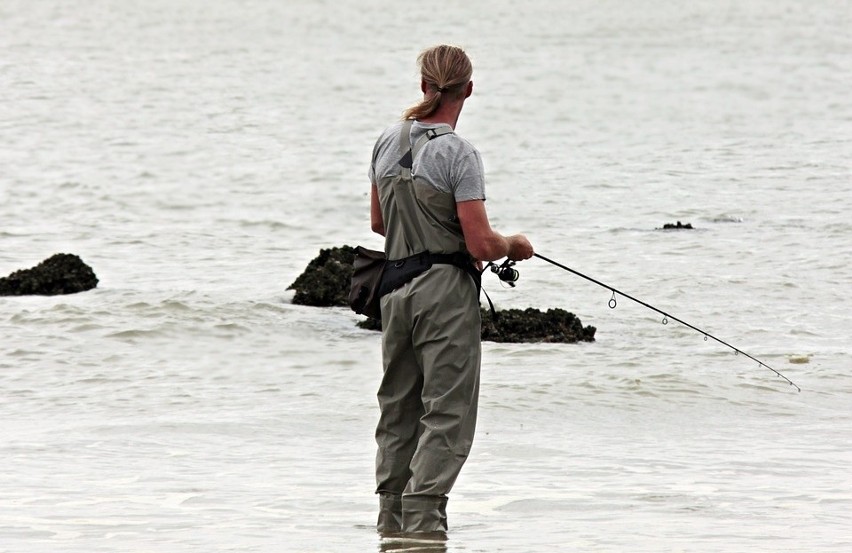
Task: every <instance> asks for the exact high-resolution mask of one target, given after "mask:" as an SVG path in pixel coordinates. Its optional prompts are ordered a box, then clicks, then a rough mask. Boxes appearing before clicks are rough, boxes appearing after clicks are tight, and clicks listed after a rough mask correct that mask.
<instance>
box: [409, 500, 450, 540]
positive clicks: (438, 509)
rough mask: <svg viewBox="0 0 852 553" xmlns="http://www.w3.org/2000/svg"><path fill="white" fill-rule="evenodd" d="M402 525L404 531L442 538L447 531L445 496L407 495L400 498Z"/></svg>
mask: <svg viewBox="0 0 852 553" xmlns="http://www.w3.org/2000/svg"><path fill="white" fill-rule="evenodd" d="M402 506H403V508H402V527H403V528H404V529H405V532H406V533H412V534H414V533H416V534H420V535H422V536H423V537H430V538H444V537H446V532H447V498H446V497H427V496H412V495H407V496H405V497H404V498H403V500H402Z"/></svg>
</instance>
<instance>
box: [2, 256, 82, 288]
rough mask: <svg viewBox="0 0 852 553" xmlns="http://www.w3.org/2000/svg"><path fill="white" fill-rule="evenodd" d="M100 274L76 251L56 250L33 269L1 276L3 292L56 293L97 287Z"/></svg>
mask: <svg viewBox="0 0 852 553" xmlns="http://www.w3.org/2000/svg"><path fill="white" fill-rule="evenodd" d="M97 285H98V277H96V276H95V272H94V271H93V270H92V268H91V267H89V266H88V265H86V264H85V263H83V260H82V259H80V258H79V257H77V256H76V255H74V254H70V253H57V254H55V255H52V256H50V257H49V258H47V259H45V260H44V261H42V262H41V263H39V264H38V265H36V266H35V267H33V268H31V269H21V270H20V271H15V272H14V273H12V274H11V275H9V276H7V277H5V278H0V296H27V295H39V296H57V295H60V294H76V293H77V292H85V291H86V290H91V289H92V288H95V287H97Z"/></svg>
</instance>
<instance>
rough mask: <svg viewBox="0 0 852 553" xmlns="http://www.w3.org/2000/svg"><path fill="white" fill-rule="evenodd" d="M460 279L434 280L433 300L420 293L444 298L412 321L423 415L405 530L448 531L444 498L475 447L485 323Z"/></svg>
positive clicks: (470, 288) (468, 285)
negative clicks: (482, 332) (482, 321)
mask: <svg viewBox="0 0 852 553" xmlns="http://www.w3.org/2000/svg"><path fill="white" fill-rule="evenodd" d="M457 276H458V277H459V279H463V280H461V282H459V283H452V282H447V280H450V279H451V278H452V277H451V276H450V275H447V277H449V278H446V279H445V280H444V281H441V280H437V279H436V281H435V282H436V287H440V288H437V289H435V290H433V295H431V296H430V295H429V294H428V293H422V292H421V293H422V295H421V296H420V297H423V298H427V297H431V298H434V297H441V296H442V295H443V298H444V299H443V301H441V302H437V303H436V302H434V300H433V301H424V302H423V303H420V302H417V303H418V307H417V308H416V311H415V316H414V317H413V320H414V321H416V322H415V324H414V328H413V331H412V334H411V336H412V341H413V344H414V348H415V350H416V351H417V358H418V360H419V364H420V366H421V367H423V392H422V396H421V400H422V404H423V409H424V412H423V416H422V417H421V418H420V423H421V432H422V434H421V435H420V439H419V441H418V443H417V449H416V451H415V452H414V456H413V457H412V459H411V478H410V479H409V481H408V484H407V486H406V487H405V491H404V492H403V498H402V509H403V514H402V516H403V531H405V532H412V531H417V532H431V531H446V529H447V519H446V502H447V500H446V497H447V494H448V493H449V492H450V490H451V489H452V487H453V484H454V483H455V481H456V478H457V477H458V475H459V472H460V471H461V469H462V465H464V463H465V461H466V460H467V457H468V454H469V453H470V449H471V446H472V444H473V436H474V431H475V428H476V412H477V404H478V398H479V367H480V361H481V344H480V323H481V321H480V314H479V305H478V304H477V302H476V301H475V293H476V292H475V287H474V285H473V283H472V282H470V277H468V276H467V275H466V274H464V273H462V272H461V271H457ZM453 284H455V286H454V285H453ZM448 289H449V290H448ZM409 509H412V511H411V512H410V513H409ZM409 521H410V522H409ZM409 524H412V527H411V528H409V526H408V525H409Z"/></svg>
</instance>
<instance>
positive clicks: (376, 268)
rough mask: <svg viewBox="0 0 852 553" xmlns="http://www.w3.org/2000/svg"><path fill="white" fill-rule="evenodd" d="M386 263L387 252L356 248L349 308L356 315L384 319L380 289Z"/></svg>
mask: <svg viewBox="0 0 852 553" xmlns="http://www.w3.org/2000/svg"><path fill="white" fill-rule="evenodd" d="M386 262H387V260H386V259H385V252H380V251H376V250H368V249H367V248H364V247H362V246H358V247H357V248H355V261H354V262H353V263H352V267H353V268H354V271H353V272H352V285H351V286H350V288H349V306H350V307H351V308H352V310H353V311H354V312H355V313H358V314H359V315H366V316H368V317H372V318H374V319H381V318H382V309H381V306H380V304H379V299H381V295H380V294H379V287H380V286H381V284H382V275H383V274H384V272H385V264H386Z"/></svg>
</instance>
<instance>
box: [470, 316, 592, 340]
mask: <svg viewBox="0 0 852 553" xmlns="http://www.w3.org/2000/svg"><path fill="white" fill-rule="evenodd" d="M596 330H597V329H596V328H595V327H593V326H586V327H584V326H583V324H582V323H581V322H580V319H578V318H577V316H575V315H574V314H573V313H569V312H568V311H565V310H564V309H559V308H555V309H548V310H547V311H544V312H542V311H541V310H539V309H533V308H532V307H529V308H527V309H524V310H521V309H506V310H504V311H498V312H497V317H496V318H493V317H491V316H490V314H489V313H487V312H485V311H483V314H482V339H483V340H486V341H490V342H568V343H574V342H594V341H595V331H596Z"/></svg>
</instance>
